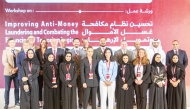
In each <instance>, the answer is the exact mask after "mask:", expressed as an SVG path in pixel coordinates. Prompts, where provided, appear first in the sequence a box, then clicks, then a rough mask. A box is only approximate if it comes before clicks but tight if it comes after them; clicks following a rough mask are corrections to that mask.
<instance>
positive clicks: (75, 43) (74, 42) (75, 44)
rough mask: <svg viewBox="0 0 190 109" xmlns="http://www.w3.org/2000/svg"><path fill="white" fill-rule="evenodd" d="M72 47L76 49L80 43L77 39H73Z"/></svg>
mask: <svg viewBox="0 0 190 109" xmlns="http://www.w3.org/2000/svg"><path fill="white" fill-rule="evenodd" d="M73 45H74V47H75V48H78V47H79V46H80V41H79V40H78V39H75V40H74V41H73Z"/></svg>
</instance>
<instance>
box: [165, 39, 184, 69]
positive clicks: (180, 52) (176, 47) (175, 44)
mask: <svg viewBox="0 0 190 109" xmlns="http://www.w3.org/2000/svg"><path fill="white" fill-rule="evenodd" d="M172 44H173V49H172V50H170V51H168V52H167V54H166V65H167V66H168V65H170V63H171V62H172V56H173V55H174V54H177V55H178V56H179V62H180V63H181V64H183V65H184V66H185V68H186V67H187V65H188V57H187V54H186V52H185V51H184V50H181V49H179V42H178V41H177V40H174V41H173V42H172Z"/></svg>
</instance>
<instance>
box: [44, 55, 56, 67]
mask: <svg viewBox="0 0 190 109" xmlns="http://www.w3.org/2000/svg"><path fill="white" fill-rule="evenodd" d="M50 55H53V53H48V54H47V60H46V62H45V64H46V65H54V66H55V68H56V69H58V66H57V64H56V63H55V62H54V61H52V62H50V61H49V60H48V57H49V56H50ZM53 56H54V55H53Z"/></svg>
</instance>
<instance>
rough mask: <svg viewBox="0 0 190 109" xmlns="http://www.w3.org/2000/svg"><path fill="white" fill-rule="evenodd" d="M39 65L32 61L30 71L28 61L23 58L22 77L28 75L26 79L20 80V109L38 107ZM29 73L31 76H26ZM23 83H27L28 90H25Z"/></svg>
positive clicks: (35, 108) (37, 108)
mask: <svg viewBox="0 0 190 109" xmlns="http://www.w3.org/2000/svg"><path fill="white" fill-rule="evenodd" d="M39 70H40V65H36V64H34V63H32V68H31V71H30V70H29V64H28V61H26V60H23V64H22V72H21V74H22V77H28V81H25V82H23V81H22V82H21V85H20V86H21V95H20V109H39V94H38V92H39V86H38V76H39ZM28 75H31V76H28ZM24 85H29V91H28V92H25V90H24Z"/></svg>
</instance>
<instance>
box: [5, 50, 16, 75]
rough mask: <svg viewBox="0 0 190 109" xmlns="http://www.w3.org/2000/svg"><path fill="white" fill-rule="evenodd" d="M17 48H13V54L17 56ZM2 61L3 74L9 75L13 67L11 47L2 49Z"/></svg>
mask: <svg viewBox="0 0 190 109" xmlns="http://www.w3.org/2000/svg"><path fill="white" fill-rule="evenodd" d="M18 52H19V50H16V49H15V55H16V57H17V55H18ZM2 63H3V66H4V75H6V76H11V75H12V73H11V71H12V69H13V68H14V67H15V66H14V64H15V63H14V58H13V53H12V51H11V48H8V49H5V50H3V55H2Z"/></svg>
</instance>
